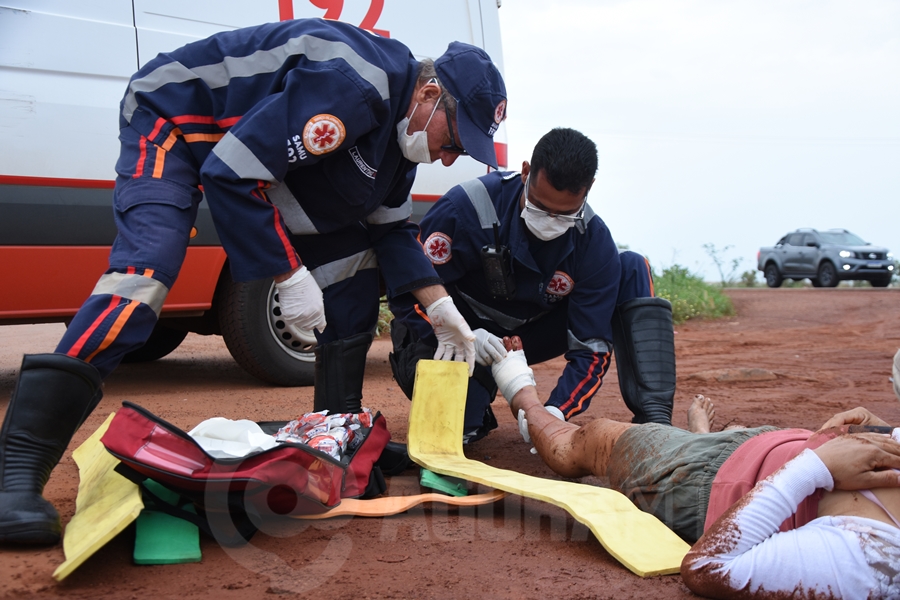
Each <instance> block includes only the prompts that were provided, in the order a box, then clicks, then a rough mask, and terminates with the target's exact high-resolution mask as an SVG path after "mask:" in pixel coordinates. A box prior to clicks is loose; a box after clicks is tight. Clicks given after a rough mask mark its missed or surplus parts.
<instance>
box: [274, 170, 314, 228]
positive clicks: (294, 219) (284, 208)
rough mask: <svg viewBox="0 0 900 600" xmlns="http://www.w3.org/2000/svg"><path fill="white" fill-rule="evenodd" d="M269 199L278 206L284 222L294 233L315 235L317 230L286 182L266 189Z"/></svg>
mask: <svg viewBox="0 0 900 600" xmlns="http://www.w3.org/2000/svg"><path fill="white" fill-rule="evenodd" d="M268 196H269V200H270V201H271V202H272V204H274V205H275V207H276V208H278V211H279V212H280V213H281V218H282V219H284V224H285V225H287V228H288V229H290V230H291V233H293V234H295V235H316V234H318V233H319V230H318V229H316V226H315V225H314V224H313V222H312V221H311V220H310V218H309V215H307V214H306V211H305V210H303V207H302V206H300V203H299V202H297V199H296V198H295V197H294V194H292V193H291V190H290V189H289V188H288V186H287V185H286V184H283V183H282V184H279V185H275V186H273V187H272V188H271V189H269V191H268Z"/></svg>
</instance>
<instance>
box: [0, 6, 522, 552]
mask: <svg viewBox="0 0 900 600" xmlns="http://www.w3.org/2000/svg"><path fill="white" fill-rule="evenodd" d="M505 116H506V90H505V87H504V83H503V79H502V77H501V75H500V73H499V71H498V70H497V68H496V67H495V66H494V65H493V63H492V62H491V60H490V57H488V55H487V54H486V53H485V52H484V51H482V50H480V49H478V48H476V47H474V46H470V45H467V44H462V43H459V42H454V43H452V44H450V46H449V47H448V49H447V51H446V52H445V53H444V54H443V55H441V56H440V57H439V58H437V59H436V60H434V61H433V62H432V61H431V60H424V61H421V62H420V61H417V60H416V59H415V58H414V57H413V55H412V54H411V53H410V51H409V49H408V48H407V47H406V46H404V45H403V44H401V43H400V42H398V41H396V40H392V39H387V38H382V37H379V36H376V35H374V34H371V33H369V32H366V31H363V30H361V29H358V28H356V27H353V26H351V25H347V24H345V23H340V22H336V21H326V20H322V19H300V20H295V21H286V22H282V23H274V24H267V25H261V26H258V27H250V28H246V29H238V30H235V31H229V32H224V33H219V34H216V35H213V36H212V37H210V38H207V39H205V40H200V41H197V42H194V43H191V44H188V45H187V46H184V47H183V48H180V49H178V50H175V51H174V52H170V53H164V54H161V55H159V56H158V57H156V58H155V59H154V60H152V61H150V62H149V63H147V64H146V65H145V66H144V67H143V68H142V69H141V70H140V71H138V73H136V74H135V75H134V76H133V77H132V78H131V81H130V83H129V85H128V88H127V90H126V92H125V97H124V98H123V100H122V103H121V114H120V119H119V127H120V133H119V139H120V141H121V153H120V156H119V160H118V163H117V164H116V172H117V174H118V178H117V180H116V187H115V193H114V213H115V219H116V225H117V228H118V236H117V237H116V240H115V243H114V244H113V247H112V251H111V253H110V260H109V270H108V271H107V272H106V273H105V274H104V275H103V276H102V277H101V278H100V280H99V281H98V283H97V285H96V287H95V288H94V291H93V292H92V294H91V296H90V297H89V298H88V299H87V301H86V302H85V303H84V305H83V306H82V307H81V309H80V310H79V312H78V314H77V315H76V316H75V318H74V319H73V321H72V323H71V324H70V325H69V328H68V330H67V332H66V334H65V335H64V336H63V339H62V341H61V342H60V344H59V346H58V347H57V349H56V352H55V353H53V354H42V355H29V356H25V358H24V360H23V363H22V369H21V371H20V372H19V379H18V383H17V386H16V389H15V391H14V392H13V398H12V400H11V402H10V405H9V408H8V409H7V414H6V419H5V420H4V423H3V429H2V432H0V543H4V542H19V543H35V544H43V543H56V542H57V541H58V539H59V531H60V525H59V517H58V515H57V513H56V510H55V509H54V508H53V506H52V505H51V504H50V503H49V502H47V501H46V500H45V499H44V498H43V497H42V496H41V494H42V492H43V488H44V484H45V483H46V481H47V478H48V477H49V475H50V471H51V470H52V469H53V467H54V466H55V465H56V464H57V462H58V461H59V459H60V457H61V456H62V453H63V451H64V450H65V448H66V446H67V445H68V443H69V441H70V440H71V438H72V435H73V434H74V432H75V431H76V430H77V428H78V427H79V426H80V425H81V423H83V422H84V419H85V418H86V417H87V416H88V414H89V413H90V412H91V410H93V408H94V407H95V406H96V405H97V403H98V402H99V400H100V397H101V395H102V394H101V390H100V385H101V381H102V379H103V378H104V377H106V376H107V375H108V374H109V373H110V372H111V371H112V370H113V369H115V368H116V366H117V365H118V364H119V362H120V360H121V359H122V357H123V356H124V355H125V354H126V353H127V352H129V351H132V350H135V349H137V348H139V347H140V346H141V345H142V344H143V343H144V341H145V340H146V339H147V338H148V336H149V335H150V333H151V331H152V330H153V327H154V325H155V323H156V321H157V317H158V316H159V312H160V308H161V307H162V305H163V302H164V300H165V298H166V295H167V293H168V291H169V289H170V288H171V287H172V285H173V284H174V282H175V280H176V278H177V277H178V272H179V269H180V268H181V264H182V261H183V259H184V256H185V252H186V248H187V245H188V240H189V237H190V234H191V227H192V226H193V224H194V218H195V216H196V214H197V206H198V204H199V203H200V201H201V199H202V198H203V195H204V194H205V195H206V198H207V201H208V202H209V207H210V211H211V213H212V216H213V219H214V222H215V224H216V230H217V232H218V235H219V238H220V240H221V241H222V245H223V247H224V248H225V250H226V252H227V254H228V260H229V264H230V267H231V272H232V275H233V277H234V279H235V280H236V281H246V280H252V279H263V278H268V277H274V279H275V281H276V285H277V288H278V294H279V302H280V306H281V311H282V316H283V318H284V321H285V323H286V326H287V328H288V330H289V331H290V332H291V333H292V334H293V335H294V336H296V337H298V338H300V339H302V340H305V341H307V342H310V343H312V342H317V343H318V349H317V352H316V382H315V384H316V391H315V408H316V410H319V409H321V408H329V409H332V410H342V411H343V410H354V409H356V410H358V408H359V406H360V399H361V395H362V377H363V371H364V368H365V359H366V351H367V349H368V347H369V344H370V343H371V340H372V331H373V330H374V327H375V323H376V319H377V314H378V293H379V284H378V272H379V270H380V272H381V275H382V276H383V278H384V281H385V283H386V285H387V291H388V295H389V296H391V297H396V298H399V297H401V296H404V295H411V296H412V297H414V298H415V301H416V302H418V303H419V304H420V305H422V306H426V307H427V309H426V310H427V313H428V315H429V318H430V320H431V323H432V324H433V325H434V334H435V335H436V336H437V338H438V339H439V340H440V344H439V346H438V349H437V350H436V354H435V358H439V359H440V358H443V359H455V360H464V361H467V362H469V365H470V370H471V368H472V366H473V365H474V340H475V337H474V335H473V334H472V331H471V330H470V329H469V327H468V326H467V325H466V323H465V321H464V319H463V317H462V316H461V315H460V313H459V311H458V310H456V308H455V307H454V303H453V301H452V299H450V297H449V296H448V295H447V292H446V291H445V290H444V288H443V287H442V286H441V280H440V278H439V277H438V275H437V274H436V273H435V270H434V268H433V266H432V264H431V262H430V261H429V260H428V258H427V257H426V256H425V255H424V254H423V252H422V246H421V245H420V244H419V243H418V241H417V240H416V234H417V233H418V228H417V227H416V225H414V224H412V223H410V222H409V221H408V219H407V217H409V215H410V214H411V212H412V200H411V196H410V189H411V187H412V183H413V180H414V178H415V174H416V163H431V162H433V161H436V160H440V161H441V162H442V163H443V164H444V165H446V166H449V165H451V164H453V162H454V161H455V160H456V159H457V157H458V156H459V155H460V154H466V153H467V154H468V155H470V156H472V157H473V158H474V159H476V160H478V161H480V162H482V163H485V164H487V165H490V166H492V167H495V168H496V166H497V160H496V155H495V153H494V145H493V135H494V132H495V131H496V130H497V128H498V126H499V125H500V123H501V121H502V120H503V119H504V118H505ZM201 187H202V191H201Z"/></svg>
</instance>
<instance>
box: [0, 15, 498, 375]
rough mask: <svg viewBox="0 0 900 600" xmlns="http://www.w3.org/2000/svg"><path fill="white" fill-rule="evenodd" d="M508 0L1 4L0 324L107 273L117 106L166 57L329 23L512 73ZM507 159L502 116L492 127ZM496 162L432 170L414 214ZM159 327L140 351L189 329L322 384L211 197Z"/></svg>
mask: <svg viewBox="0 0 900 600" xmlns="http://www.w3.org/2000/svg"><path fill="white" fill-rule="evenodd" d="M498 5H499V1H498V0H252V1H245V2H235V1H233V0H229V1H224V0H189V1H184V0H90V1H87V2H72V1H71V0H0V286H2V289H3V290H4V291H3V294H2V295H0V324H13V323H37V322H52V321H66V320H68V319H70V318H71V317H72V316H73V315H74V314H75V312H76V311H77V309H78V307H79V306H80V305H81V303H82V302H83V301H84V299H85V298H86V297H87V296H88V295H89V294H90V292H91V290H92V289H93V286H94V284H95V283H96V281H97V278H98V277H99V276H100V274H101V273H102V272H103V271H104V270H105V269H106V268H107V258H108V253H109V246H110V244H111V243H112V240H113V238H114V236H115V226H114V224H113V218H112V208H111V206H112V188H113V181H114V179H115V171H114V166H115V163H116V159H117V157H118V151H119V145H118V137H117V136H118V107H119V102H120V100H121V98H122V95H123V93H124V91H125V87H126V85H127V83H128V79H129V77H130V76H131V75H132V74H133V73H134V72H135V71H137V70H138V69H139V68H140V67H141V66H142V65H144V64H145V63H146V62H147V61H149V60H150V59H152V58H153V57H155V56H156V55H157V54H158V53H159V52H164V51H170V50H173V49H175V48H178V47H180V46H183V45H184V44H186V43H189V42H191V41H194V40H197V39H202V38H204V37H207V36H209V35H211V34H213V33H216V32H218V31H223V30H230V29H236V28H239V27H246V26H250V25H255V24H259V23H265V22H272V21H279V20H287V19H291V18H306V17H324V18H329V19H339V20H341V21H345V22H348V23H353V24H355V25H359V26H361V27H363V28H365V29H368V30H370V31H373V32H375V33H377V34H379V35H385V36H389V37H391V38H395V39H399V40H401V41H402V42H403V43H404V44H406V45H407V46H408V47H409V48H410V49H411V50H412V52H413V54H414V55H415V56H416V57H417V58H420V59H421V58H437V57H438V56H440V55H441V54H442V53H443V52H444V50H445V49H446V47H447V45H448V44H449V43H450V42H451V41H454V40H458V41H462V42H467V43H470V44H474V45H477V46H479V47H482V48H484V49H485V50H486V51H487V52H488V54H489V55H490V56H491V58H492V59H493V60H494V62H495V63H496V64H497V66H498V68H500V70H501V72H502V71H503V56H502V51H501V46H500V25H499V19H498ZM495 140H496V149H497V155H498V159H499V161H500V164H501V168H503V167H504V166H505V163H506V143H505V141H506V132H505V128H504V126H501V127H500V130H499V131H498V132H497V134H496V136H495ZM485 171H486V169H485V167H484V165H482V164H480V163H478V162H476V161H474V160H473V159H471V158H468V157H462V158H460V159H459V160H457V161H456V164H455V165H453V166H452V167H449V168H446V167H442V166H440V164H435V165H420V166H419V169H418V176H417V179H416V183H415V186H414V187H413V200H414V201H415V209H414V218H415V217H417V216H421V215H422V214H424V212H425V211H426V210H427V209H428V207H429V206H430V204H431V203H432V202H434V201H435V200H436V199H437V198H438V197H440V196H441V195H442V194H443V193H444V192H445V191H447V190H448V189H449V188H451V187H452V186H454V185H456V184H457V183H459V182H461V181H464V180H466V179H471V178H473V177H478V176H479V175H482V174H484V173H485ZM201 206H202V208H201V212H200V215H199V217H198V221H197V229H198V235H197V236H196V237H195V238H194V239H193V240H192V243H191V247H190V248H189V251H188V257H187V259H186V261H185V265H184V268H183V269H182V273H181V275H180V276H179V279H178V281H177V282H176V284H175V286H173V288H172V291H171V293H170V294H169V298H168V300H167V302H166V304H165V306H164V307H163V313H162V319H161V321H160V325H159V326H158V327H157V331H156V332H154V335H153V336H152V337H151V339H150V340H149V341H148V343H147V345H145V346H144V348H141V349H140V350H138V351H136V352H135V353H133V354H132V355H130V356H129V357H128V358H129V359H130V360H134V361H137V360H152V359H155V358H159V357H161V356H164V355H165V354H167V353H168V352H170V351H171V350H173V349H174V348H175V347H177V345H178V343H180V341H181V340H182V339H183V338H184V335H185V334H186V332H187V331H197V332H199V333H204V334H222V335H223V336H224V337H225V341H226V343H227V344H228V347H229V349H230V350H231V352H232V354H233V355H234V356H235V358H236V359H237V360H238V362H239V363H240V364H241V366H243V367H244V368H245V369H247V370H248V371H250V372H251V373H253V374H254V375H256V376H258V377H260V378H261V379H264V380H267V381H270V382H272V383H277V384H282V385H308V384H311V383H312V361H313V354H312V352H311V349H310V348H305V347H298V346H297V345H296V342H292V343H290V342H286V341H285V340H283V339H282V338H281V337H280V335H279V332H278V328H277V314H276V313H277V311H273V308H274V300H273V297H272V296H273V294H272V286H271V282H254V283H252V284H235V283H233V282H232V281H231V279H230V276H229V275H228V267H227V258H226V256H225V254H224V251H223V250H222V248H221V246H220V245H219V244H218V238H217V237H216V235H215V231H214V228H213V226H212V222H211V219H210V217H209V211H208V209H207V208H206V203H203V204H202V205H201Z"/></svg>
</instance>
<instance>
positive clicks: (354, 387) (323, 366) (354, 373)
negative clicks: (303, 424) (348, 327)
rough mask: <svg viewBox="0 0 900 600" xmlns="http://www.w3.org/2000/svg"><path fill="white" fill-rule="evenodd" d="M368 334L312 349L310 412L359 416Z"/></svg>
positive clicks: (369, 342)
mask: <svg viewBox="0 0 900 600" xmlns="http://www.w3.org/2000/svg"><path fill="white" fill-rule="evenodd" d="M371 345H372V334H371V333H358V334H356V335H354V336H352V337H348V338H344V339H342V340H336V341H334V342H331V343H329V344H325V345H324V346H317V347H316V391H315V395H314V397H313V398H314V400H313V410H315V411H316V412H318V411H320V410H328V412H329V413H358V412H362V386H363V376H364V375H365V372H366V354H367V353H368V352H369V346H371Z"/></svg>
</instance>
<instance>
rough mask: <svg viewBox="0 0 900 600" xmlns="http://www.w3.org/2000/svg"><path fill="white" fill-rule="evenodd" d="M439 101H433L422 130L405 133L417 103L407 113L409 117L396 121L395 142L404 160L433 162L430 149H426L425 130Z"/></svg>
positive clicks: (426, 138)
mask: <svg viewBox="0 0 900 600" xmlns="http://www.w3.org/2000/svg"><path fill="white" fill-rule="evenodd" d="M439 102H440V101H438V102H435V103H434V108H433V109H432V110H431V116H429V117H428V121H427V122H426V123H425V127H424V128H423V129H422V131H414V132H413V133H406V129H407V128H408V127H409V119H410V117H412V116H413V115H414V114H416V110H417V109H418V108H419V105H418V104H416V108H414V109H413V111H412V114H411V115H409V117H405V118H404V119H403V120H402V121H400V122H399V123H397V143H398V144H400V152H402V153H403V156H404V157H405V158H406V160H411V161H412V162H414V163H422V164H425V165H430V164H431V163H433V162H434V161H433V160H431V151H430V150H429V149H428V134H427V133H426V132H425V130H426V129H428V124H429V123H431V119H432V117H434V113H435V111H436V110H437V107H438V103H439Z"/></svg>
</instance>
